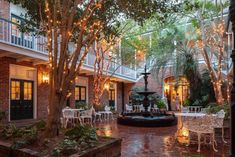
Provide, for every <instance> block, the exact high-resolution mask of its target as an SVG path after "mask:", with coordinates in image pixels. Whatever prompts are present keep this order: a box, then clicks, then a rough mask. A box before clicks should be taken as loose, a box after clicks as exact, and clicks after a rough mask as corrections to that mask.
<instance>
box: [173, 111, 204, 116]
mask: <svg viewBox="0 0 235 157" xmlns="http://www.w3.org/2000/svg"><path fill="white" fill-rule="evenodd" d="M205 115H206V114H205V113H195V112H193V113H182V112H180V113H175V116H177V117H203V116H205Z"/></svg>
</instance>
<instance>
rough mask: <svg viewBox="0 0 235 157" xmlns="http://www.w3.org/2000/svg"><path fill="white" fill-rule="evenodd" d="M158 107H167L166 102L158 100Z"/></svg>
mask: <svg viewBox="0 0 235 157" xmlns="http://www.w3.org/2000/svg"><path fill="white" fill-rule="evenodd" d="M157 107H158V108H159V109H162V108H164V107H165V102H164V101H163V100H160V101H158V102H157Z"/></svg>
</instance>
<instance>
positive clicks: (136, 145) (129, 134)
mask: <svg viewBox="0 0 235 157" xmlns="http://www.w3.org/2000/svg"><path fill="white" fill-rule="evenodd" d="M96 127H97V128H98V131H97V132H98V134H99V135H104V136H110V137H120V138H122V139H123V141H122V157H228V156H229V144H224V143H223V142H222V141H221V138H220V137H217V142H218V146H217V149H218V152H217V153H216V152H214V151H213V150H212V147H211V146H210V145H202V147H201V153H197V145H196V144H194V145H190V146H189V147H187V146H185V145H184V144H180V143H178V142H176V140H175V133H176V131H177V126H173V127H164V128H140V127H130V126H124V125H118V124H117V123H116V121H111V122H102V123H100V124H97V125H96Z"/></svg>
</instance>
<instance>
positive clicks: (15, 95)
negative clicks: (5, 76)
mask: <svg viewBox="0 0 235 157" xmlns="http://www.w3.org/2000/svg"><path fill="white" fill-rule="evenodd" d="M11 100H20V81H11Z"/></svg>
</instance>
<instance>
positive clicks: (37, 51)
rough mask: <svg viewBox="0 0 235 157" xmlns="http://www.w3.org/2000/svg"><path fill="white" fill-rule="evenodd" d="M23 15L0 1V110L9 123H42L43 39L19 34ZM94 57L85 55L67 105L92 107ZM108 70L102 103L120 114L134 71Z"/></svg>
mask: <svg viewBox="0 0 235 157" xmlns="http://www.w3.org/2000/svg"><path fill="white" fill-rule="evenodd" d="M23 14H25V10H24V9H23V8H21V7H20V6H17V5H14V4H11V3H8V2H7V1H5V0H0V108H1V109H2V110H3V111H5V112H6V115H7V120H8V121H17V120H25V119H45V118H46V117H47V113H48V103H49V101H48V96H49V84H48V82H49V81H48V79H49V76H48V71H49V70H48V55H47V51H46V48H45V45H46V38H45V37H43V36H34V35H33V34H30V33H22V32H21V31H20V30H19V28H18V27H17V25H18V24H21V23H22V22H23V18H22V15H23ZM94 57H95V56H94V54H92V53H89V54H88V55H87V57H86V59H85V61H84V64H83V66H82V70H81V74H80V76H78V77H77V78H76V80H75V81H74V88H73V90H72V91H71V93H72V94H71V96H70V98H69V99H68V102H67V105H69V106H71V107H75V104H76V103H80V102H85V103H87V104H91V103H92V99H93V74H94V73H93V71H94V70H93V69H94V68H93V66H94ZM109 70H110V71H109V72H110V73H112V72H113V70H116V71H115V74H114V75H113V76H112V78H111V83H110V84H109V88H108V89H106V90H105V92H104V94H103V96H102V99H101V102H102V104H104V105H110V106H112V107H113V109H114V110H116V111H118V112H121V111H122V106H123V104H125V103H128V101H129V100H128V99H129V97H128V92H129V91H130V90H131V88H132V86H133V84H134V83H135V82H136V80H137V75H136V71H135V70H133V69H131V68H128V67H126V66H123V65H121V66H120V64H119V63H112V64H111V66H110V69H109Z"/></svg>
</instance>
